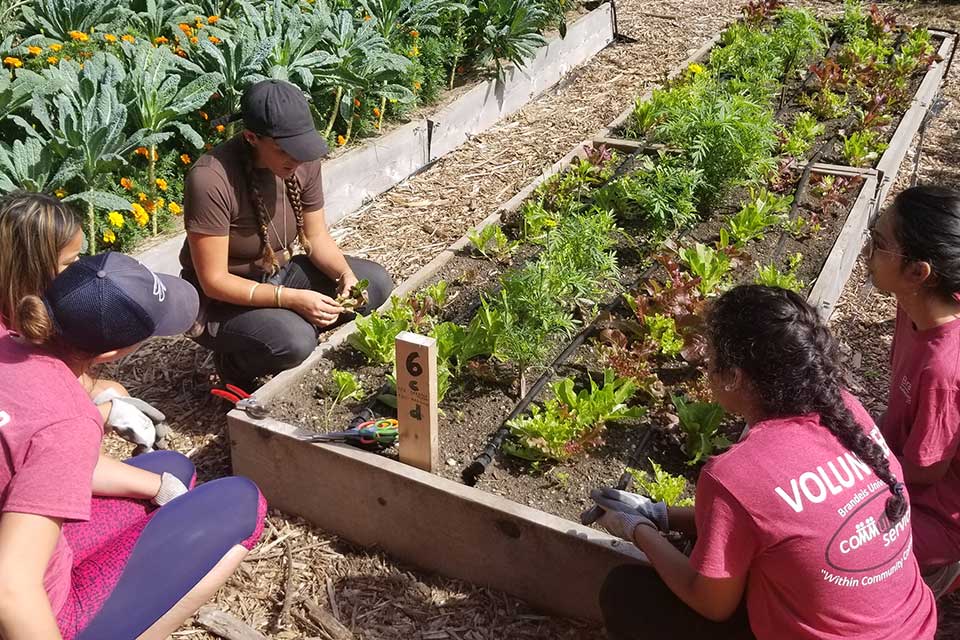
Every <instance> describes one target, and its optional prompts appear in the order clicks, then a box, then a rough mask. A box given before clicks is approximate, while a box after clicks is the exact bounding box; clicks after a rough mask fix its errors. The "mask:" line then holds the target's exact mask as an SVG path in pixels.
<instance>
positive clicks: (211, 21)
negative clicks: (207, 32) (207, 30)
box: [207, 16, 220, 24]
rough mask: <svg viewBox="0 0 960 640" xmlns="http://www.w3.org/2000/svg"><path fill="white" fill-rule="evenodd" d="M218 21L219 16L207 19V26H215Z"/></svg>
mask: <svg viewBox="0 0 960 640" xmlns="http://www.w3.org/2000/svg"><path fill="white" fill-rule="evenodd" d="M219 19H220V16H210V17H209V18H207V24H217V21H218V20H219Z"/></svg>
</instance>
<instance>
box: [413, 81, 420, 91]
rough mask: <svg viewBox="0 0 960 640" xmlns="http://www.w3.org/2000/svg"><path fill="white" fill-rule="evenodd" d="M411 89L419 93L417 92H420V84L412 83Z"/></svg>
mask: <svg viewBox="0 0 960 640" xmlns="http://www.w3.org/2000/svg"><path fill="white" fill-rule="evenodd" d="M413 88H414V89H416V90H418V91H419V90H420V83H419V82H414V83H413Z"/></svg>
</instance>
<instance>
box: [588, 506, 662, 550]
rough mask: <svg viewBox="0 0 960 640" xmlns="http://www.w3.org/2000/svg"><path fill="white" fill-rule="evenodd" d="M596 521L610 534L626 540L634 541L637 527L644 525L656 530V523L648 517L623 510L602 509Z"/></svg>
mask: <svg viewBox="0 0 960 640" xmlns="http://www.w3.org/2000/svg"><path fill="white" fill-rule="evenodd" d="M597 522H599V523H600V524H601V526H603V528H604V529H606V530H607V532H608V533H609V534H610V535H612V536H616V537H618V538H622V539H624V540H626V541H627V542H634V540H633V534H634V531H636V528H637V527H641V526H645V527H650V528H651V529H653V530H654V531H656V530H657V525H655V524H654V523H653V522H652V521H651V520H649V519H648V518H645V517H643V516H641V515H640V514H638V513H626V512H624V511H612V510H611V511H604V512H603V515H602V516H600V520H598V521H597Z"/></svg>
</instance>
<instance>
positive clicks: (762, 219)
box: [728, 187, 793, 246]
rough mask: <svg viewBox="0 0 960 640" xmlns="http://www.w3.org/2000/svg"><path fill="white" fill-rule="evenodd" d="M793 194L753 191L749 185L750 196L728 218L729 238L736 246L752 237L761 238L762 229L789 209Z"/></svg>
mask: <svg viewBox="0 0 960 640" xmlns="http://www.w3.org/2000/svg"><path fill="white" fill-rule="evenodd" d="M791 204H793V196H789V195H788V196H780V195H777V194H775V193H771V192H769V191H767V190H766V189H762V188H761V189H760V190H758V191H755V190H754V189H753V187H750V197H749V198H748V199H747V202H746V204H744V205H743V208H742V209H740V211H739V212H738V213H737V214H736V215H734V216H733V217H731V218H730V221H729V223H728V224H729V226H730V238H731V239H732V240H733V242H734V243H735V244H736V245H737V246H743V245H744V244H746V243H747V242H750V241H751V240H754V239H763V234H764V231H765V230H766V229H768V228H770V227H774V226H776V225H778V224H780V223H782V222H783V220H784V214H785V213H786V212H788V211H789V210H790V205H791Z"/></svg>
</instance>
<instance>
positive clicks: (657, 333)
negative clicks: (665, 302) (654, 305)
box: [643, 313, 683, 358]
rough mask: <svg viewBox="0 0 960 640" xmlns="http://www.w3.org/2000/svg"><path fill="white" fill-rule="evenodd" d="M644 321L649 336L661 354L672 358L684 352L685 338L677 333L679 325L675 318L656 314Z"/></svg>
mask: <svg viewBox="0 0 960 640" xmlns="http://www.w3.org/2000/svg"><path fill="white" fill-rule="evenodd" d="M643 321H644V325H645V326H646V329H647V335H648V336H649V337H650V340H651V341H652V342H653V343H654V344H655V345H656V350H657V351H658V352H659V353H660V354H662V355H664V356H666V357H668V358H671V357H673V356H676V355H678V354H679V353H680V352H681V351H682V350H683V338H682V337H681V336H680V335H679V334H678V333H677V323H676V322H675V321H674V319H673V318H671V317H670V316H665V315H661V314H659V313H654V314H652V315H648V316H646V317H645V318H644V319H643Z"/></svg>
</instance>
